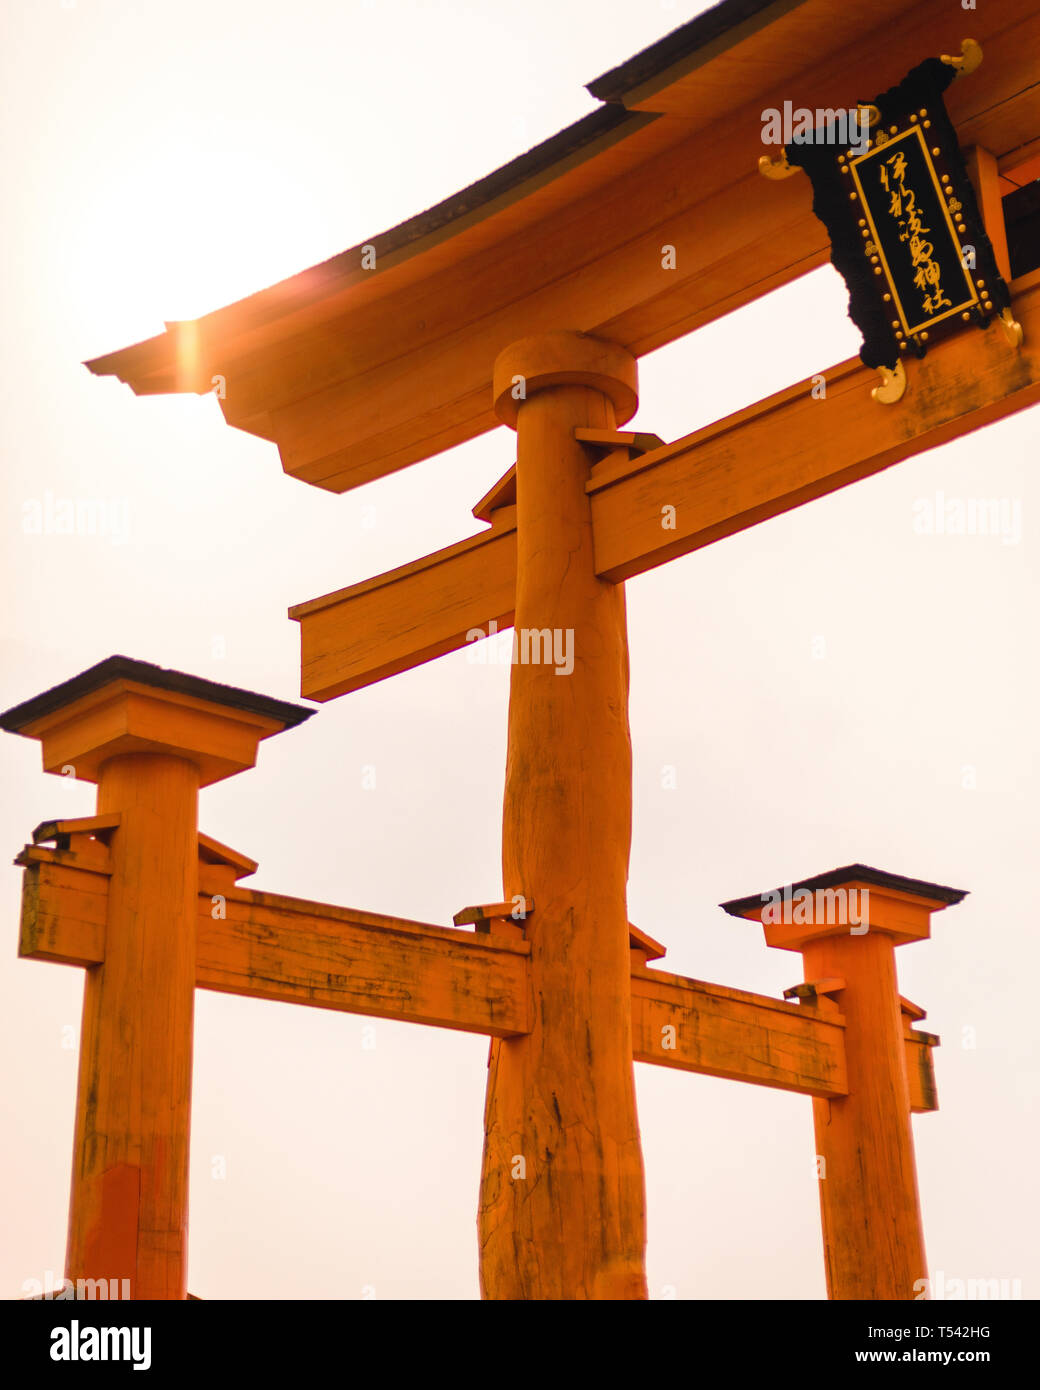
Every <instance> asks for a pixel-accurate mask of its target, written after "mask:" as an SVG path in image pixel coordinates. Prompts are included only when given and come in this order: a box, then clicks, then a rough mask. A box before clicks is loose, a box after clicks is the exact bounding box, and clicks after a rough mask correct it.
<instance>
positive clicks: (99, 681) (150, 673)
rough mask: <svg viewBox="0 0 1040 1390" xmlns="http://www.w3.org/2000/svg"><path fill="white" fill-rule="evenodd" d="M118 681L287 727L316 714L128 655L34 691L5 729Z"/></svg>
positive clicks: (4, 719)
mask: <svg viewBox="0 0 1040 1390" xmlns="http://www.w3.org/2000/svg"><path fill="white" fill-rule="evenodd" d="M118 680H128V681H137V682H138V684H139V685H151V686H154V687H155V688H156V689H157V690H172V691H176V692H177V694H179V695H192V696H194V697H195V699H197V700H209V701H210V702H211V703H212V704H215V705H224V706H226V707H227V708H229V709H239V710H247V711H248V712H249V713H250V714H261V715H264V716H266V717H267V718H268V719H277V720H278V721H279V722H280V723H281V724H283V725H284V726H285V728H287V729H291V728H294V727H295V726H296V725H297V724H302V723H303V721H304V720H305V719H309V718H310V717H311V715H312V714H317V710H316V709H312V708H309V707H308V706H306V705H292V704H289V703H288V702H287V701H285V700H273V699H271V697H270V696H268V695H257V694H256V692H255V691H252V690H240V689H239V688H238V687H237V686H234V685H220V684H219V683H218V682H217V681H208V680H203V678H202V677H201V676H189V675H188V674H187V673H186V672H184V671H168V670H166V668H165V667H163V666H153V665H152V663H151V662H150V661H135V660H134V659H133V658H132V657H129V656H109V657H106V658H105V660H104V661H99V662H98V663H97V665H96V666H91V667H90V668H89V669H88V670H86V671H81V672H80V673H79V675H78V676H73V677H72V678H71V680H67V681H62V683H61V684H60V685H55V686H53V687H52V688H51V689H50V690H45V691H43V693H42V694H40V695H34V696H33V698H32V699H31V700H25V701H24V702H23V703H22V704H20V705H15V706H13V708H11V709H9V710H5V711H4V713H3V714H0V729H5V730H6V731H7V732H8V733H12V734H17V733H20V732H21V730H22V729H24V728H25V726H26V725H27V724H31V723H32V722H33V721H34V720H36V719H40V718H42V717H43V716H44V715H45V714H53V713H54V711H55V710H60V709H62V708H64V706H66V705H71V704H73V703H74V701H76V700H79V699H80V698H82V696H84V695H90V694H92V693H93V692H94V691H95V690H101V689H102V688H103V687H104V686H106V685H110V684H111V683H112V682H113V681H118Z"/></svg>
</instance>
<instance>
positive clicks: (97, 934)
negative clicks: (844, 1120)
mask: <svg viewBox="0 0 1040 1390" xmlns="http://www.w3.org/2000/svg"><path fill="white" fill-rule="evenodd" d="M213 844H215V842H213V841H208V842H207V845H208V846H212V845H213ZM209 852H210V853H211V852H212V851H209ZM241 858H243V859H244V856H241ZM74 861H75V856H74V855H72V854H70V853H69V852H67V851H62V850H56V849H49V848H44V847H40V846H29V847H27V848H26V849H25V850H24V851H23V852H22V854H21V855H19V858H18V861H17V862H18V863H20V864H22V865H23V867H24V868H25V877H24V883H23V889H22V927H21V939H20V944H19V955H21V956H23V957H27V958H29V959H35V960H49V961H56V962H59V963H62V964H68V965H80V966H88V967H89V966H93V965H100V964H101V962H102V961H103V960H104V956H105V917H106V911H107V894H108V881H109V873H108V871H106V870H105V869H104V867H99V866H98V865H97V864H95V863H92V864H91V865H90V867H86V868H85V867H79V866H77V864H76V863H75V862H74ZM247 862H251V861H247ZM212 886H213V884H209V885H207V888H206V889H205V890H204V891H202V892H200V894H199V902H198V917H197V930H198V934H197V942H196V952H197V957H196V984H197V987H198V988H199V989H210V990H215V991H217V992H220V993H225V994H240V995H248V996H250V997H252V998H256V999H269V1000H275V1001H278V1002H281V1003H290V1004H306V1005H311V1006H313V1007H316V1008H324V1009H338V1010H342V1011H343V1012H346V1013H357V1014H365V1015H368V1016H372V1017H376V1018H393V1019H399V1020H402V1021H404V1022H409V1023H425V1024H428V1025H431V1026H433V1027H439V1028H452V1029H458V1030H461V1031H463V1032H470V1033H481V1034H485V1035H487V1036H490V1037H510V1036H515V1035H517V1034H520V1033H524V1032H526V1031H527V1028H528V1018H529V1012H528V961H529V957H530V949H531V948H530V945H529V944H528V943H527V942H526V941H524V940H521V939H512V938H510V937H507V936H502V935H497V934H495V933H489V932H479V931H474V932H469V931H460V930H455V929H453V928H450V927H438V926H431V925H429V924H427V923H424V922H411V921H406V920H404V919H401V918H397V917H386V916H381V915H379V914H376V913H371V912H362V911H358V910H357V909H354V908H345V907H335V906H331V905H329V904H327V903H316V902H309V901H307V900H305V899H301V898H288V897H283V896H281V895H279V894H275V893H262V892H257V891H255V890H250V889H245V888H241V887H235V886H225V887H224V891H222V892H221V893H219V894H213V893H210V892H209V891H208V889H209V888H210V887H212ZM632 930H633V932H636V929H635V928H633V929H632ZM636 935H637V937H639V938H641V939H643V940H645V941H647V942H650V943H651V945H652V946H654V947H656V943H653V942H652V939H651V938H649V937H646V936H645V933H640V932H636ZM633 957H634V959H633V965H632V1036H633V1056H634V1058H635V1060H636V1061H638V1062H648V1063H651V1064H653V1065H656V1066H665V1067H674V1068H676V1069H678V1070H682V1071H694V1072H700V1073H703V1074H706V1075H709V1076H719V1077H726V1078H729V1079H731V1080H736V1081H746V1082H750V1083H753V1084H755V1085H760V1086H770V1087H775V1088H778V1089H781V1090H788V1091H795V1092H798V1093H800V1094H802V1095H810V1096H822V1097H829V1096H830V1097H833V1096H841V1095H845V1094H846V1093H847V1078H846V1073H845V1051H844V1041H843V1031H844V1022H843V1019H842V1017H841V1015H840V1013H838V1012H837V1011H836V1010H835V1009H833V1007H832V1008H831V1010H830V1011H825V1010H824V1009H823V1008H817V1007H815V1005H814V1002H813V999H811V998H810V999H809V1000H808V1006H807V1004H806V1002H802V1003H798V1004H793V1003H786V1002H784V1001H783V1000H780V999H773V998H771V997H769V996H768V995H761V994H752V993H749V992H747V991H745V990H738V989H731V988H729V987H727V986H724V985H715V984H708V983H705V982H704V981H701V980H691V979H686V978H685V977H683V976H680V975H671V974H667V973H666V972H664V971H658V970H654V969H649V968H647V966H646V965H645V964H644V963H643V960H644V959H645V955H644V953H642V952H635V951H634V952H633ZM911 1007H912V1006H911ZM911 1022H912V1017H911V1015H910V1014H909V1013H904V1030H905V1036H906V1055H907V1072H908V1075H909V1079H910V1098H911V1109H913V1110H915V1111H923V1110H934V1109H936V1108H937V1102H936V1098H935V1081H934V1074H933V1069H932V1060H931V1059H932V1048H933V1046H934V1045H935V1044H936V1043H937V1041H938V1039H937V1038H935V1037H934V1036H932V1035H931V1034H927V1033H918V1032H916V1031H915V1030H913V1029H912V1028H911V1026H910V1025H911Z"/></svg>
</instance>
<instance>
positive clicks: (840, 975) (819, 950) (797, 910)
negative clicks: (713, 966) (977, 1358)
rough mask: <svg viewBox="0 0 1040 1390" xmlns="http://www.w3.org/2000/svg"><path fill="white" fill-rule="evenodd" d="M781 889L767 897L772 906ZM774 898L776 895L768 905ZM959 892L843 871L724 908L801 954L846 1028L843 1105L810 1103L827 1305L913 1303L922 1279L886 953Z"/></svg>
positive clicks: (893, 989) (898, 1014)
mask: <svg viewBox="0 0 1040 1390" xmlns="http://www.w3.org/2000/svg"><path fill="white" fill-rule="evenodd" d="M780 893H781V890H777V895H779V894H780ZM772 896H774V897H775V896H776V895H772ZM963 897H964V894H963V892H961V891H960V890H959V889H952V888H945V887H943V886H942V885H940V884H934V883H923V882H921V881H919V880H917V879H909V878H904V877H903V876H901V875H897V874H886V873H883V872H881V871H880V870H876V869H869V868H867V867H866V866H865V865H852V866H850V867H849V868H848V869H842V870H835V871H833V872H831V873H828V874H822V875H820V876H818V877H817V878H813V879H806V880H804V881H803V882H802V883H799V884H796V885H789V886H788V889H787V890H786V893H785V894H784V895H783V896H781V897H780V901H779V902H774V901H772V900H770V901H767V899H771V895H769V894H762V895H760V897H759V898H758V899H754V900H753V899H744V900H739V901H738V902H736V903H726V904H724V906H725V907H726V909H727V910H728V911H730V912H733V913H734V914H735V915H739V916H746V917H755V918H757V919H758V920H760V921H762V922H763V924H764V926H765V936H766V942H767V944H768V945H770V946H777V947H780V948H781V949H783V950H788V951H800V952H801V954H802V957H803V960H804V964H805V979H806V982H807V983H809V984H812V985H814V986H815V991H814V992H815V994H816V996H817V997H819V998H824V999H827V1000H832V1001H833V1003H832V1004H831V1005H830V1006H829V1007H830V1009H832V1010H833V1009H835V1008H836V1009H837V1011H838V1012H840V1015H841V1016H842V1017H843V1019H844V1024H845V1030H844V1031H845V1058H846V1065H847V1069H848V1087H849V1093H848V1095H847V1096H842V1097H840V1098H832V1099H830V1100H819V1099H814V1100H813V1120H814V1123H815V1129H816V1153H817V1163H818V1168H819V1189H820V1210H821V1215H822V1220H823V1246H824V1259H825V1263H826V1269H827V1289H828V1294H829V1296H830V1297H831V1298H834V1299H914V1298H917V1297H919V1296H920V1295H921V1293H922V1292H923V1291H925V1290H926V1288H927V1285H926V1284H925V1283H923V1282H922V1281H924V1280H926V1279H927V1278H928V1267H927V1262H926V1259H925V1249H924V1232H923V1229H922V1224H921V1208H920V1203H919V1200H918V1194H917V1170H916V1166H915V1162H914V1141H913V1134H912V1131H911V1127H910V1089H909V1081H908V1077H907V1068H906V1043H905V1034H904V1026H903V1012H902V1008H901V1003H900V995H899V985H898V983H897V980H896V962H895V948H896V946H898V945H902V944H904V943H906V942H910V941H920V940H923V939H925V938H927V937H928V936H929V935H930V931H931V913H932V912H933V911H936V910H938V909H941V908H944V907H947V906H949V905H950V904H951V903H956V902H959V901H960V900H961V899H962V898H963Z"/></svg>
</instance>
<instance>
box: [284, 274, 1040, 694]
mask: <svg viewBox="0 0 1040 1390" xmlns="http://www.w3.org/2000/svg"><path fill="white" fill-rule="evenodd" d="M1012 291H1013V295H1014V312H1015V315H1016V317H1017V318H1018V320H1019V321H1020V322H1021V323H1022V325H1023V327H1024V329H1025V344H1024V346H1023V347H1022V348H1021V349H1019V350H1018V351H1015V350H1013V349H1012V348H1011V346H1010V345H1009V343H1008V340H1007V338H1006V337H1005V335H1004V332H1003V329H1002V327H1001V326H1000V325H999V324H993V325H991V326H990V327H989V328H988V329H987V330H986V331H985V332H978V331H971V332H965V333H963V334H960V335H958V336H956V337H954V338H951V339H948V340H947V341H946V342H942V343H939V344H937V345H936V346H935V347H933V348H932V349H931V351H930V352H929V353H928V355H927V356H926V357H925V358H924V359H923V360H922V361H920V362H916V361H915V362H912V363H911V365H910V369H909V375H910V387H909V389H908V390H907V393H906V395H905V396H904V397H903V399H902V401H900V402H899V403H898V404H897V405H895V406H883V405H879V404H878V403H877V402H876V401H874V400H872V399H871V395H870V391H871V387H872V386H873V385H874V384H875V383H876V380H877V378H876V375H875V374H874V373H873V372H871V371H870V370H869V369H868V368H866V367H864V366H863V365H862V363H861V362H860V361H859V359H858V358H856V359H852V360H850V361H847V362H840V363H838V364H837V365H836V366H834V367H831V368H830V369H829V370H828V371H827V372H825V373H824V376H825V378H826V385H827V395H826V397H825V398H824V399H822V400H817V399H814V398H813V396H812V394H811V391H812V382H811V381H801V382H798V383H796V384H795V385H793V386H790V387H788V388H787V389H786V390H784V391H780V392H777V393H776V395H773V396H769V397H767V398H766V399H765V400H762V401H759V402H757V403H756V404H755V405H752V406H748V407H747V409H746V410H741V411H738V412H737V413H736V414H734V415H730V416H727V418H726V419H724V420H720V421H717V422H716V423H715V424H712V425H708V426H707V427H706V428H705V429H701V430H697V431H695V432H694V433H693V434H689V435H687V436H686V437H685V438H683V439H680V440H677V441H676V442H675V443H673V444H668V445H665V446H663V447H662V448H658V449H654V450H652V451H651V452H649V453H645V454H642V455H641V456H638V457H635V458H629V457H626V456H625V452H624V451H617V452H615V453H613V454H611V455H610V456H609V457H608V458H606V459H604V460H603V462H602V463H600V464H598V465H596V466H595V467H594V468H593V470H592V473H591V477H590V481H589V484H588V491H589V494H590V498H591V507H592V524H593V535H594V540H595V551H596V571H597V573H598V574H599V575H600V576H601V577H602V578H604V579H612V580H615V581H617V580H622V579H628V578H631V577H632V576H634V575H637V574H642V573H643V572H644V571H646V570H650V569H653V568H655V567H656V566H657V565H660V564H663V563H664V562H665V561H667V560H670V559H674V558H675V557H676V556H679V555H686V554H689V553H690V552H691V551H694V550H698V549H700V548H701V547H702V546H706V545H710V544H712V543H713V542H714V541H718V540H721V539H723V538H724V537H726V536H731V535H734V534H735V533H736V532H738V531H742V530H745V529H746V528H747V527H749V526H753V525H755V524H757V523H758V522H761V521H765V520H767V519H768V518H770V517H774V516H779V515H780V514H781V513H783V512H786V511H790V510H791V509H792V508H793V507H797V506H801V505H802V504H803V503H805V502H809V501H812V500H813V499H815V498H817V497H822V496H824V495H826V494H827V493H829V492H834V491H836V490H837V489H839V488H842V487H846V486H848V485H849V484H850V483H854V482H857V481H858V480H859V479H861V478H866V477H869V476H870V475H872V474H874V473H878V472H880V471H881V470H882V469H884V468H888V467H890V466H891V465H893V464H895V463H898V462H900V461H901V460H903V459H906V458H910V457H912V456H913V455H914V454H918V453H921V452H923V451H924V450H925V449H931V448H934V447H935V446H936V445H938V444H942V443H944V442H945V441H946V440H948V439H952V438H954V437H956V436H958V435H961V434H965V433H967V432H968V431H970V430H974V429H978V428H980V427H981V426H983V425H986V424H989V423H991V422H993V421H994V420H998V419H1001V418H1002V417H1003V416H1005V415H1011V414H1013V413H1014V412H1015V411H1018V410H1023V409H1025V408H1026V407H1027V406H1030V405H1033V404H1034V403H1035V402H1036V401H1037V400H1040V271H1034V272H1032V273H1031V274H1029V275H1025V276H1022V277H1021V278H1020V279H1019V280H1017V281H1016V282H1015V283H1014V285H1013V286H1012ZM666 507H668V508H673V509H674V511H669V512H668V513H665V512H664V511H663V509H664V508H666ZM489 515H490V516H491V517H492V526H491V528H490V530H488V531H485V532H482V533H481V534H479V535H477V536H473V537H470V538H469V539H468V540H465V541H462V542H461V543H460V544H458V545H453V546H449V547H448V548H447V549H445V550H440V551H437V552H436V553H434V554H433V555H428V556H425V557H424V558H423V559H422V560H418V561H416V562H414V563H413V564H411V565H404V566H402V567H401V568H400V569H396V570H391V571H390V572H389V573H388V574H385V575H380V576H378V577H376V578H374V579H369V580H366V581H365V582H364V583H361V584H354V585H351V586H350V587H349V588H346V589H341V590H339V591H338V592H336V593H334V594H328V595H326V596H325V597H324V598H319V599H313V600H312V601H311V602H309V603H302V604H299V605H297V606H296V607H294V608H291V609H290V610H289V614H290V617H292V618H295V619H296V620H297V621H298V622H299V623H300V639H301V647H302V685H301V689H302V693H303V694H304V695H305V696H308V697H309V698H310V699H312V700H330V699H333V698H334V697H335V696H337V695H342V694H345V693H346V692H348V691H351V690H357V689H359V688H361V687H362V686H365V685H369V684H371V683H372V682H373V681H377V680H382V679H383V678H384V677H385V676H388V675H392V674H395V673H397V672H399V671H404V670H408V669H409V668H410V667H412V666H417V665H420V664H421V663H422V662H424V661H428V660H430V659H431V658H432V657H435V656H441V655H443V654H444V653H446V652H449V651H455V650H457V649H458V648H460V647H462V646H464V645H465V643H466V635H467V632H470V631H472V630H473V629H476V628H482V629H483V630H485V631H486V630H487V625H488V623H489V621H490V620H491V619H494V620H495V621H496V622H497V623H498V625H499V627H504V626H506V625H508V623H510V622H511V621H512V609H513V594H514V590H515V585H516V531H515V508H514V507H513V506H511V505H510V506H504V507H500V508H498V509H496V510H494V511H491V512H489ZM664 521H667V522H668V523H669V524H668V525H667V526H665V525H662V522H664ZM672 523H674V526H673V525H672Z"/></svg>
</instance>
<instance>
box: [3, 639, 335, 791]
mask: <svg viewBox="0 0 1040 1390" xmlns="http://www.w3.org/2000/svg"><path fill="white" fill-rule="evenodd" d="M316 712H317V711H316V710H314V709H310V708H308V707H306V706H305V705H296V704H290V703H288V702H287V701H285V700H275V699H272V698H271V697H270V696H267V695H259V694H257V693H256V692H255V691H252V690H242V689H240V688H239V687H237V686H232V685H221V684H219V683H218V682H217V681H210V680H204V679H203V678H202V677H200V676H191V675H188V674H187V673H186V672H184V671H170V670H167V669H165V668H164V667H162V666H155V665H153V664H152V663H151V662H148V661H135V660H134V659H133V658H131V657H127V656H110V657H107V658H106V659H105V660H104V661H99V662H98V663H97V665H96V666H91V667H90V668H89V669H88V670H86V671H81V672H80V673H79V675H77V676H73V677H72V678H71V679H70V680H67V681H63V682H62V683H61V684H60V685H56V686H53V687H52V688H51V689H50V690H45V691H43V692H42V694H40V695H35V696H33V698H32V699H31V700H25V701H24V702H23V703H22V704H20V705H15V706H14V707H13V708H12V709H9V710H6V711H5V712H4V713H3V714H0V729H5V730H6V731H7V732H8V733H15V734H21V735H22V736H23V737H25V738H36V739H39V740H40V742H41V744H42V750H43V766H44V771H46V772H54V773H60V774H64V775H66V776H74V777H76V778H78V779H80V780H83V781H87V782H96V781H97V780H98V775H99V771H100V768H101V765H102V763H104V762H105V761H106V760H107V759H109V758H112V757H117V756H119V755H120V754H124V753H165V754H169V755H172V756H174V757H181V758H186V759H187V760H188V761H190V762H193V763H195V764H196V766H197V767H198V769H199V782H200V785H201V786H207V785H208V784H209V783H211V782H217V781H220V780H221V779H222V778H225V777H231V776H233V775H234V774H235V773H236V772H241V771H243V770H244V769H245V768H248V767H252V766H253V765H254V764H255V762H256V752H257V747H258V745H259V743H260V741H261V740H262V739H265V738H270V737H271V735H273V734H277V733H281V732H282V730H283V729H289V728H293V727H295V726H296V725H298V724H302V723H303V721H304V720H305V719H309V718H310V717H311V715H312V714H315V713H316Z"/></svg>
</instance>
